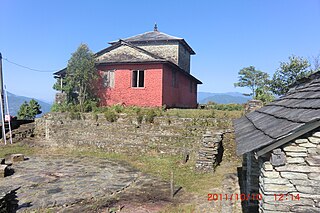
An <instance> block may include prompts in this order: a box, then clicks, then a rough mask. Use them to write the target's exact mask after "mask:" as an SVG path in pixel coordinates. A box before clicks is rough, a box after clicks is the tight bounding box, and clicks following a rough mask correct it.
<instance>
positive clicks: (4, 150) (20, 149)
mask: <svg viewBox="0 0 320 213" xmlns="http://www.w3.org/2000/svg"><path fill="white" fill-rule="evenodd" d="M36 151H37V150H36V149H35V148H32V147H30V146H27V145H22V144H7V145H1V146H0V157H1V158H3V157H4V156H5V155H8V154H18V153H21V154H24V155H25V156H28V155H32V154H34V153H35V152H36Z"/></svg>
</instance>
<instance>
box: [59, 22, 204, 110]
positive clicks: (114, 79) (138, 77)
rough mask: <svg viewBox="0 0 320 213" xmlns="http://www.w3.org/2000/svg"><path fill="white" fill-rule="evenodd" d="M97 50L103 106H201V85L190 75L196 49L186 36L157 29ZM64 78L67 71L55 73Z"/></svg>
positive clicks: (99, 91) (99, 88)
mask: <svg viewBox="0 0 320 213" xmlns="http://www.w3.org/2000/svg"><path fill="white" fill-rule="evenodd" d="M110 44H111V46H110V47H108V48H106V49H103V50H101V51H99V52H98V53H96V60H97V63H96V64H97V70H98V72H99V74H100V76H101V78H100V80H99V85H98V87H97V88H98V91H97V92H98V97H99V98H100V105H102V106H109V105H114V104H124V105H126V106H131V105H135V106H148V107H161V106H163V105H166V106H167V107H183V108H194V107H196V106H197V85H198V84H202V83H201V81H199V80H198V79H196V78H195V77H194V76H192V75H191V74H190V56H191V55H194V54H195V52H194V51H193V50H192V48H191V47H190V46H189V45H188V44H187V42H186V41H185V40H184V39H182V38H177V37H173V36H170V35H167V34H165V33H162V32H159V31H158V30H157V27H156V26H155V29H154V31H152V32H146V33H143V34H140V35H137V36H133V37H130V38H127V39H123V40H119V41H116V42H110ZM54 75H55V77H56V78H62V77H64V75H65V70H61V71H59V72H56V73H54Z"/></svg>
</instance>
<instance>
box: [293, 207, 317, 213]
mask: <svg viewBox="0 0 320 213" xmlns="http://www.w3.org/2000/svg"><path fill="white" fill-rule="evenodd" d="M291 211H292V212H297V213H306V212H307V213H319V212H320V208H317V207H310V206H293V207H292V208H291Z"/></svg>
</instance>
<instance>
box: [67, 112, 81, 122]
mask: <svg viewBox="0 0 320 213" xmlns="http://www.w3.org/2000/svg"><path fill="white" fill-rule="evenodd" d="M69 118H70V119H71V120H81V113H80V112H75V111H71V112H70V113H69Z"/></svg>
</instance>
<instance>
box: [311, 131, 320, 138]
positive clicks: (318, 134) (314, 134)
mask: <svg viewBox="0 0 320 213" xmlns="http://www.w3.org/2000/svg"><path fill="white" fill-rule="evenodd" d="M312 136H314V137H318V138H320V132H315V133H313V135H312Z"/></svg>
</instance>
